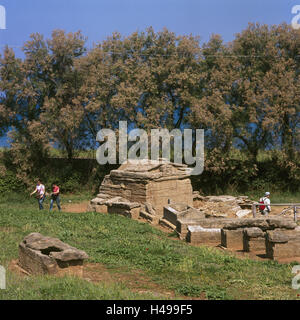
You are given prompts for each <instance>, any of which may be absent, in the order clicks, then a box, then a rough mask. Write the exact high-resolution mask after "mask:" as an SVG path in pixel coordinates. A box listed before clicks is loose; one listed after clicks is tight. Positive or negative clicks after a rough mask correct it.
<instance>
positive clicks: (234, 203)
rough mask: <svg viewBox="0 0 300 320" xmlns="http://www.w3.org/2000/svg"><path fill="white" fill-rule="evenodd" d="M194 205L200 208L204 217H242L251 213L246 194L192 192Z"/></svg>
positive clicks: (250, 205) (251, 202) (250, 204)
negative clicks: (201, 193)
mask: <svg viewBox="0 0 300 320" xmlns="http://www.w3.org/2000/svg"><path fill="white" fill-rule="evenodd" d="M193 199H194V207H195V208H199V209H201V210H202V211H203V212H204V213H205V215H206V217H228V218H230V217H237V218H242V217H246V216H249V215H250V214H251V213H252V210H251V208H252V204H253V203H254V202H253V201H251V200H250V199H249V198H248V197H247V196H238V197H234V196H227V195H223V196H206V197H205V196H201V195H199V193H198V192H194V193H193Z"/></svg>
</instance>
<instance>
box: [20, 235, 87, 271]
mask: <svg viewBox="0 0 300 320" xmlns="http://www.w3.org/2000/svg"><path fill="white" fill-rule="evenodd" d="M87 258H88V255H87V254H86V253H85V252H84V251H82V250H79V249H76V248H74V247H71V246H70V245H68V244H66V243H64V242H62V241H61V240H59V239H57V238H51V237H45V236H43V235H42V234H40V233H30V234H29V235H28V236H26V237H25V238H24V240H23V241H22V242H21V243H20V244H19V262H18V263H19V265H20V267H21V268H22V269H24V270H25V271H26V272H28V273H29V274H33V275H39V274H56V273H58V272H63V271H64V272H66V273H68V269H69V267H71V268H73V267H76V268H77V269H79V271H80V270H81V269H82V268H81V267H82V265H83V260H84V259H87Z"/></svg>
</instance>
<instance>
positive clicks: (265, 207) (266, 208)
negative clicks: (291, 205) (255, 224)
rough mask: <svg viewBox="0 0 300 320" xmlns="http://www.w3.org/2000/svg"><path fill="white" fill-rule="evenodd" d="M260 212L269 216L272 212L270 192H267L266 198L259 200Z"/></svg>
mask: <svg viewBox="0 0 300 320" xmlns="http://www.w3.org/2000/svg"><path fill="white" fill-rule="evenodd" d="M259 203H261V204H262V205H260V206H259V211H260V213H261V214H263V215H265V216H267V215H268V214H269V213H270V212H271V201H270V192H266V193H265V196H264V197H262V198H260V199H259Z"/></svg>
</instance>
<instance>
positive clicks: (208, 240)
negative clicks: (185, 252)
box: [186, 226, 221, 246]
mask: <svg viewBox="0 0 300 320" xmlns="http://www.w3.org/2000/svg"><path fill="white" fill-rule="evenodd" d="M186 240H187V242H190V243H191V244H206V245H213V246H217V245H219V244H220V243H221V229H220V228H203V227H201V226H188V233H187V236H186Z"/></svg>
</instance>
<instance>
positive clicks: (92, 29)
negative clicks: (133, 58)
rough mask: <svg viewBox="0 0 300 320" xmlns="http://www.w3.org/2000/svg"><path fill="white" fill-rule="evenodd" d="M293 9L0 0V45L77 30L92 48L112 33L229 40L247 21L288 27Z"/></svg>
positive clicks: (176, 0) (261, 2) (224, 2)
mask: <svg viewBox="0 0 300 320" xmlns="http://www.w3.org/2000/svg"><path fill="white" fill-rule="evenodd" d="M296 4H300V0H0V5H3V6H4V7H5V9H6V21H7V23H6V28H7V29H6V30H0V45H1V46H3V45H5V44H9V45H11V46H22V45H23V44H24V42H25V41H26V40H28V39H29V35H30V34H31V33H34V32H39V33H42V34H44V35H45V36H46V37H49V36H50V35H51V32H52V30H54V29H64V30H66V31H67V32H70V31H72V32H74V31H78V30H81V31H82V32H83V34H84V35H85V36H87V37H88V45H89V46H92V43H93V42H98V41H102V40H103V39H105V38H106V37H107V36H109V35H111V34H112V32H114V31H119V32H121V33H122V34H124V35H128V34H130V33H132V32H134V31H136V30H145V29H146V28H147V27H149V26H153V27H154V29H155V31H159V30H161V29H162V28H163V27H167V28H168V29H169V30H171V31H174V32H175V33H177V34H194V35H196V34H197V35H200V36H201V39H202V41H207V40H208V39H209V37H210V35H211V34H212V33H218V34H220V35H222V37H223V39H224V40H225V41H230V40H232V39H233V37H234V34H235V33H237V32H239V31H241V30H243V29H245V28H246V27H247V24H248V22H260V23H266V24H279V23H281V22H287V23H290V21H291V19H292V17H293V15H292V13H291V9H292V7H293V6H294V5H296ZM1 51H2V48H1ZM15 51H16V53H17V55H18V56H22V54H21V50H20V49H18V48H16V50H15Z"/></svg>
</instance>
